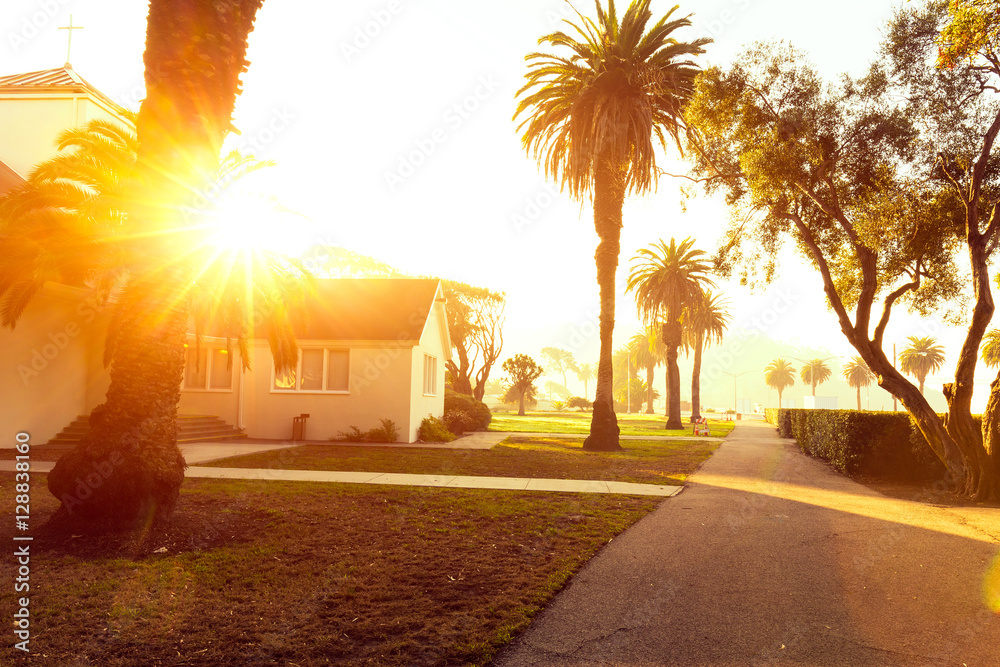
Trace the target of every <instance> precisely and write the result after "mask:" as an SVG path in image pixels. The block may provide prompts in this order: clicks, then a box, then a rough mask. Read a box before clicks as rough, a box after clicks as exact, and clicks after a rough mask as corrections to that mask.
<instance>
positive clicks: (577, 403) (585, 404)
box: [566, 396, 592, 410]
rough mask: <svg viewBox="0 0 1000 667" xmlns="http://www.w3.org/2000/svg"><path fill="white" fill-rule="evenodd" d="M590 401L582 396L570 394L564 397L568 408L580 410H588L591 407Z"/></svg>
mask: <svg viewBox="0 0 1000 667" xmlns="http://www.w3.org/2000/svg"><path fill="white" fill-rule="evenodd" d="M591 405H592V404H591V402H590V401H588V400H587V399H586V398H585V397H583V396H570V397H569V398H568V399H566V407H569V408H579V409H580V410H589V409H590V407H591Z"/></svg>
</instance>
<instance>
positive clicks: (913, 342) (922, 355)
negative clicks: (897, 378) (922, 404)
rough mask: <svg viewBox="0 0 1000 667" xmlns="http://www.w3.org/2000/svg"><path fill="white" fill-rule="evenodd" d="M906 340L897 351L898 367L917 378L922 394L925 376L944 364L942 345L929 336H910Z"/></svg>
mask: <svg viewBox="0 0 1000 667" xmlns="http://www.w3.org/2000/svg"><path fill="white" fill-rule="evenodd" d="M907 340H908V341H910V343H909V345H907V346H906V347H904V348H903V349H902V350H901V351H900V353H899V369H900V370H901V371H903V372H904V373H906V374H907V375H912V376H913V377H915V378H916V379H917V382H918V383H919V385H918V386H919V387H920V393H921V394H922V393H924V382H925V381H926V380H927V376H928V375H930V374H931V373H936V372H937V371H938V369H940V368H941V367H942V366H943V365H944V347H942V346H941V345H938V344H937V341H935V340H934V339H933V338H931V337H930V336H910V337H909V338H907Z"/></svg>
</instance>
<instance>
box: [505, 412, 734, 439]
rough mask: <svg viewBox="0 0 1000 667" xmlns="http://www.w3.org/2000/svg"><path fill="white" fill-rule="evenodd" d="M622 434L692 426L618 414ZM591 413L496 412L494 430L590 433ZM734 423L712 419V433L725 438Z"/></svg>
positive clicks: (661, 432) (660, 432)
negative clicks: (675, 425) (676, 426)
mask: <svg viewBox="0 0 1000 667" xmlns="http://www.w3.org/2000/svg"><path fill="white" fill-rule="evenodd" d="M617 417H618V426H619V428H621V434H622V435H660V436H663V435H691V426H690V425H687V426H686V428H683V429H679V430H670V431H668V430H666V429H664V428H663V426H664V425H665V424H666V421H667V418H666V417H665V416H663V415H647V414H633V415H617ZM590 418H591V413H589V412H570V411H566V412H528V413H527V414H526V415H525V416H523V417H518V416H517V413H507V412H495V413H493V421H491V422H490V428H489V430H491V431H511V432H517V433H579V434H583V435H586V434H588V433H590ZM733 426H734V424H733V422H731V421H724V420H718V419H712V418H711V417H709V419H708V427H709V429H710V431H711V435H712V436H713V437H717V438H724V437H725V436H727V435H729V432H730V431H732V430H733Z"/></svg>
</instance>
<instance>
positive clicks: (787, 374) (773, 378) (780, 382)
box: [764, 357, 795, 408]
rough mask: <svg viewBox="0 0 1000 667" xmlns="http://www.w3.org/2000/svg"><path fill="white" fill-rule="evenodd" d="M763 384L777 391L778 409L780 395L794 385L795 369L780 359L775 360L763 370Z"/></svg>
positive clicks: (786, 361)
mask: <svg viewBox="0 0 1000 667" xmlns="http://www.w3.org/2000/svg"><path fill="white" fill-rule="evenodd" d="M764 382H765V383H767V386H768V387H771V388H772V389H776V390H778V407H779V408H780V407H781V393H782V392H783V391H785V389H788V388H789V387H791V386H792V385H794V384H795V368H794V367H793V366H792V364H791V363H790V362H789V361H788V360H786V359H782V358H780V357H779V358H777V359H775V360H774V361H772V362H771V363H769V364H768V365H767V368H765V369H764Z"/></svg>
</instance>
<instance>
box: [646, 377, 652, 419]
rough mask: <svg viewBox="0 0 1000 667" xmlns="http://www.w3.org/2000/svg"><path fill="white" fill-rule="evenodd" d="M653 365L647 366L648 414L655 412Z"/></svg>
mask: <svg viewBox="0 0 1000 667" xmlns="http://www.w3.org/2000/svg"><path fill="white" fill-rule="evenodd" d="M653 368H654V367H653V366H646V414H647V415H651V414H653Z"/></svg>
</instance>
